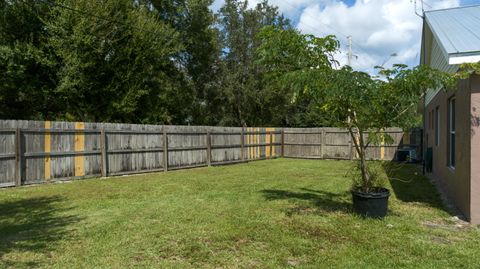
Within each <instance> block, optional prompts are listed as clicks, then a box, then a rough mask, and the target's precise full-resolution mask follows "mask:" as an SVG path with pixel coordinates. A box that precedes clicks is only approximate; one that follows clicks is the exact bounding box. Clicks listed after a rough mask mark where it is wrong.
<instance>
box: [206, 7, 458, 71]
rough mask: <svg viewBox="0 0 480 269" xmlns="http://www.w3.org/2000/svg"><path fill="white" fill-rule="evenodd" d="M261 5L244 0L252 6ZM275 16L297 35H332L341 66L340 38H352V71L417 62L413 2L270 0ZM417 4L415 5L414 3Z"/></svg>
mask: <svg viewBox="0 0 480 269" xmlns="http://www.w3.org/2000/svg"><path fill="white" fill-rule="evenodd" d="M223 1H224V0H215V2H214V4H213V5H212V10H218V9H219V8H220V7H221V5H222V4H223ZM259 2H261V0H250V1H249V6H250V7H254V6H255V5H256V4H257V3H259ZM269 2H270V3H271V4H273V5H276V6H278V7H279V10H280V12H282V13H284V14H285V15H286V16H287V17H289V18H290V19H292V20H293V21H294V22H295V23H296V26H297V28H298V29H299V30H301V31H302V32H303V33H309V34H314V35H316V36H325V35H326V34H335V35H337V38H338V39H339V40H340V42H341V44H342V48H341V53H340V54H338V55H337V58H338V60H339V61H340V63H341V64H346V62H347V57H346V36H347V35H351V36H352V38H353V52H354V54H355V55H357V56H358V58H357V59H354V60H353V62H352V66H353V67H354V68H355V69H357V70H362V71H367V72H373V67H374V66H375V65H381V64H382V63H383V62H384V61H385V60H387V59H389V57H390V55H391V54H392V53H396V54H397V56H396V57H393V58H391V59H389V61H388V63H387V64H385V65H386V66H390V65H391V64H392V63H404V64H408V65H410V66H413V65H417V64H418V62H419V57H420V55H419V53H420V42H421V31H422V19H421V18H419V17H418V16H417V15H415V12H414V4H413V0H356V1H355V4H353V5H352V6H348V5H347V4H345V3H344V2H342V1H340V0H270V1H269ZM417 2H419V1H417ZM425 3H426V4H425V8H426V9H427V10H430V9H441V8H449V7H456V6H459V5H460V0H428V1H425Z"/></svg>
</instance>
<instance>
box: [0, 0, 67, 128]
mask: <svg viewBox="0 0 480 269" xmlns="http://www.w3.org/2000/svg"><path fill="white" fill-rule="evenodd" d="M47 17H48V6H46V5H45V4H44V3H41V2H40V3H39V2H37V1H35V2H33V1H5V0H2V1H0V73H1V74H2V75H1V76H0V118H4V119H5V118H11V119H41V118H44V117H48V116H50V115H53V114H55V113H56V112H57V109H58V107H57V106H56V105H55V104H56V102H55V100H54V98H53V97H54V96H53V95H52V91H51V90H52V89H53V88H54V87H55V83H56V81H55V70H54V68H53V64H54V61H53V60H52V54H51V51H50V50H49V49H48V47H46V46H45V40H46V34H47V33H46V30H45V25H44V23H43V21H44V20H46V19H47Z"/></svg>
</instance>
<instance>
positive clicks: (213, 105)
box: [0, 0, 330, 126]
mask: <svg viewBox="0 0 480 269" xmlns="http://www.w3.org/2000/svg"><path fill="white" fill-rule="evenodd" d="M212 2H213V0H169V1H164V0H140V1H137V0H102V1H96V0H38V1H27V0H13V1H10V0H9V1H7V0H1V1H0V20H1V24H0V72H1V73H2V76H1V77H0V118H4V119H6V118H10V119H50V120H82V121H112V122H135V123H168V124H202V125H237V126H244V125H247V126H253V125H276V126H281V125H284V126H313V125H321V124H327V122H328V120H329V119H330V118H329V116H328V115H327V114H325V113H324V112H322V111H320V110H319V109H318V107H317V106H315V105H313V102H312V101H311V100H310V99H308V98H303V99H298V100H297V102H292V95H293V92H294V91H293V90H292V89H291V88H289V87H285V85H284V84H282V83H280V82H279V81H276V80H274V79H273V77H272V76H270V75H268V74H270V73H271V70H269V69H271V68H272V67H271V66H265V65H264V63H262V62H261V61H259V58H261V57H262V55H261V53H260V54H259V53H258V52H259V50H261V47H262V43H263V42H265V39H264V38H263V37H262V36H261V32H262V29H263V28H265V27H269V29H271V31H274V30H289V31H294V30H293V29H292V26H291V24H290V22H289V21H288V19H286V18H284V17H283V15H282V14H280V13H279V12H278V9H277V8H276V7H274V6H271V5H269V4H268V2H267V1H264V2H261V3H260V4H258V5H256V6H255V7H254V8H248V7H249V5H248V3H247V2H246V1H242V0H227V1H225V4H224V6H223V7H222V8H221V9H220V10H219V11H218V13H217V14H214V12H213V11H212V10H211V9H210V6H211V5H212ZM277 71H279V72H280V71H281V69H280V68H279V69H278V70H277ZM319 119H321V120H319Z"/></svg>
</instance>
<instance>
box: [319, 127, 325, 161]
mask: <svg viewBox="0 0 480 269" xmlns="http://www.w3.org/2000/svg"><path fill="white" fill-rule="evenodd" d="M325 134H326V132H325V129H323V128H322V134H321V136H322V137H321V138H320V159H324V157H323V155H325Z"/></svg>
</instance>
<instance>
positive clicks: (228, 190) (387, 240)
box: [0, 159, 480, 268]
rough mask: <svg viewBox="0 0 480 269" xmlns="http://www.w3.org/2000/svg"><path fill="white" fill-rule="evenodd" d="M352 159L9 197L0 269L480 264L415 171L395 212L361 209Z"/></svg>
mask: <svg viewBox="0 0 480 269" xmlns="http://www.w3.org/2000/svg"><path fill="white" fill-rule="evenodd" d="M350 165H351V163H350V162H347V161H307V160H290V159H277V160H271V161H262V162H253V163H249V164H242V165H234V166H224V167H212V168H204V169H203V168H202V169H195V170H183V171H175V172H168V173H159V174H147V175H139V176H130V177H116V178H110V179H106V180H101V179H91V180H85V181H74V182H72V183H65V184H50V185H43V186H35V187H24V188H18V189H8V190H2V191H0V267H7V268H8V267H12V268H23V267H25V268H26V267H54V268H93V267H96V268H125V267H148V268H151V267H157V268H172V267H173V268H198V267H202V268H279V267H299V268H329V267H335V268H348V267H351V268H379V267H380V268H381V267H383V268H448V267H451V268H460V267H463V268H477V267H478V265H479V264H480V231H479V229H478V228H476V227H471V226H469V225H459V224H458V223H457V222H455V221H452V217H451V215H450V214H449V213H448V212H447V211H445V209H444V208H443V207H442V204H441V202H440V199H439V197H438V195H437V194H436V192H435V190H434V188H433V187H432V186H431V185H430V183H429V182H428V181H427V180H426V179H425V178H422V177H420V176H414V175H413V172H414V171H415V167H413V166H405V167H403V168H402V169H400V170H397V171H396V172H395V174H394V175H391V176H395V177H400V178H401V179H407V180H410V179H411V180H412V181H411V182H410V183H403V182H401V181H393V182H392V187H391V188H390V189H391V190H393V195H392V197H391V200H390V209H391V210H390V212H389V216H388V217H387V218H386V219H384V220H372V219H362V218H360V217H357V216H354V215H353V214H352V213H351V201H350V199H351V197H350V193H349V192H348V190H349V187H350V181H349V180H348V178H345V177H344V175H345V172H346V170H347V169H348V167H349V166H350Z"/></svg>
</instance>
